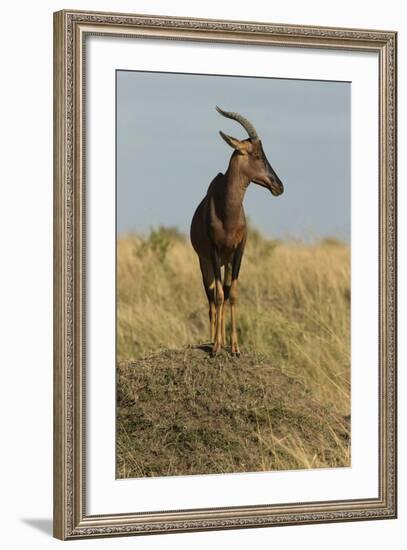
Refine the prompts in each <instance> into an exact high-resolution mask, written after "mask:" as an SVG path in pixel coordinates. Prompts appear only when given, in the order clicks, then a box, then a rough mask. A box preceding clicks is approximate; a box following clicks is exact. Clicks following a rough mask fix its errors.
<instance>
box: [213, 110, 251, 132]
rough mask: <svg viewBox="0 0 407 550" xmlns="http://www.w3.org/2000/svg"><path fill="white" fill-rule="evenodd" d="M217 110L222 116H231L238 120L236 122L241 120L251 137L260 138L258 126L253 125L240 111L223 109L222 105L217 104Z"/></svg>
mask: <svg viewBox="0 0 407 550" xmlns="http://www.w3.org/2000/svg"><path fill="white" fill-rule="evenodd" d="M216 110H217V111H218V113H220V114H221V115H222V116H224V117H226V118H231V119H232V120H236V122H240V124H241V125H242V126H243V128H244V129H245V130H246V132H247V133H248V134H249V137H250V138H251V139H259V136H258V135H257V132H256V128H255V127H254V126H253V124H252V123H251V122H249V121H248V120H247V118H245V117H244V116H242V115H239V113H232V112H229V111H223V110H222V109H221V108H220V107H218V106H216Z"/></svg>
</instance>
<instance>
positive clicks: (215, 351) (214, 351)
mask: <svg viewBox="0 0 407 550" xmlns="http://www.w3.org/2000/svg"><path fill="white" fill-rule="evenodd" d="M221 349H222V346H221V344H220V343H219V342H215V343H214V344H213V347H212V357H215V355H218V353H219V352H220V350H221Z"/></svg>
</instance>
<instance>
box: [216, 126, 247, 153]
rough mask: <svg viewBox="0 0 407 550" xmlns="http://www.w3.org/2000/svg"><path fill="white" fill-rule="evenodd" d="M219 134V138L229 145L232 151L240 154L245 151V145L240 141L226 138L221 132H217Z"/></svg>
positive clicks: (229, 137) (230, 137)
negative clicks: (235, 150) (234, 150)
mask: <svg viewBox="0 0 407 550" xmlns="http://www.w3.org/2000/svg"><path fill="white" fill-rule="evenodd" d="M219 133H220V135H221V137H222V138H223V139H224V140H225V141H226V143H227V144H228V145H230V146H231V147H232V148H233V149H237V150H238V151H241V152H243V151H244V150H245V145H244V142H243V141H240V140H239V139H236V138H234V137H232V136H228V135H227V134H224V133H223V132H222V131H221V130H220V131H219Z"/></svg>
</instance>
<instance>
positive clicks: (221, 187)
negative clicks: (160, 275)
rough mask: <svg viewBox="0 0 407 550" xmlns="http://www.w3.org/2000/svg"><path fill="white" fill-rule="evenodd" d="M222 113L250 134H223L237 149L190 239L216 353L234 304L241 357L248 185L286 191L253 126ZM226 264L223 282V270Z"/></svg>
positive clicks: (203, 206) (234, 344)
mask: <svg viewBox="0 0 407 550" xmlns="http://www.w3.org/2000/svg"><path fill="white" fill-rule="evenodd" d="M216 110H217V111H218V113H220V114H221V115H222V116H224V117H226V118H230V119H232V120H236V121H237V122H239V123H240V124H241V125H242V126H243V128H244V129H245V130H246V131H247V133H248V134H249V138H248V139H245V140H242V141H241V140H239V139H236V138H233V137H231V136H228V135H226V134H224V133H223V132H219V133H220V135H221V136H222V138H223V139H224V140H225V141H226V143H227V144H228V145H230V146H231V147H232V148H233V149H234V152H233V154H232V156H231V158H230V161H229V166H228V169H227V170H226V173H225V174H221V173H219V174H218V175H217V176H216V177H215V179H214V180H213V181H212V182H211V184H210V185H209V188H208V191H207V193H206V196H205V197H204V199H203V200H202V201H201V203H200V204H199V206H198V208H197V209H196V211H195V214H194V217H193V219H192V223H191V242H192V246H193V247H194V249H195V252H196V253H197V254H198V257H199V265H200V268H201V273H202V279H203V284H204V287H205V292H206V295H207V297H208V302H209V321H210V335H211V342H213V348H212V353H213V355H215V354H217V353H218V352H219V351H220V350H221V347H222V345H226V333H225V306H226V303H227V301H228V300H229V301H230V308H231V328H232V334H231V351H232V355H236V356H239V355H240V351H239V346H238V341H237V323H236V302H237V280H238V277H239V270H240V265H241V262H242V257H243V252H244V248H245V244H246V238H247V227H246V219H245V214H244V210H243V199H244V195H245V192H246V189H247V187H248V185H249V183H250V182H251V181H252V182H253V183H257V184H258V185H261V186H262V187H265V188H266V189H269V190H270V191H271V193H272V194H273V195H275V196H278V195H281V193H282V192H283V191H284V187H283V184H282V182H281V180H280V178H279V177H278V176H277V174H276V173H275V172H274V170H273V168H272V167H271V165H270V163H269V161H268V160H267V157H266V155H265V154H264V151H263V147H262V144H261V141H260V139H259V137H258V135H257V132H256V130H255V128H254V126H253V125H252V124H251V123H250V122H249V121H248V120H247V119H246V118H244V117H243V116H241V115H239V114H238V113H232V112H227V111H223V110H222V109H220V108H219V107H216ZM223 266H224V268H225V269H224V280H223V283H222V275H221V268H222V267H223Z"/></svg>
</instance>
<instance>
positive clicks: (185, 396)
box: [117, 229, 350, 477]
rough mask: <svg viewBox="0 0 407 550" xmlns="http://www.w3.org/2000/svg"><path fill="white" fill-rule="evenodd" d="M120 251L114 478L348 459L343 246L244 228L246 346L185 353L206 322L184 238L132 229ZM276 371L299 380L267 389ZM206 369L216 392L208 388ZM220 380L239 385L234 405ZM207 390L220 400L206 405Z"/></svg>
mask: <svg viewBox="0 0 407 550" xmlns="http://www.w3.org/2000/svg"><path fill="white" fill-rule="evenodd" d="M117 258H118V265H117V283H118V284H117V288H118V334H117V338H118V347H117V349H118V475H119V477H134V476H140V475H143V476H144V475H175V474H182V473H184V474H185V473H215V472H225V471H255V470H271V469H292V468H310V467H324V466H325V467H327V466H328V467H332V466H346V465H349V456H350V450H349V437H348V436H349V433H348V425H349V414H350V251H349V247H348V246H346V245H344V244H342V243H340V242H337V241H335V240H333V239H326V240H325V241H322V242H320V243H318V244H313V245H306V244H304V243H301V242H277V241H272V240H268V239H265V238H263V237H262V236H261V235H260V234H258V233H257V232H256V231H255V230H250V233H249V238H248V244H247V248H246V252H245V256H244V259H243V264H242V269H241V274H240V280H239V289H240V299H239V309H238V326H239V333H240V349H241V352H242V357H241V359H239V360H232V359H231V358H228V357H227V355H222V356H221V357H220V358H214V359H212V358H210V357H209V356H207V354H205V353H203V355H199V356H197V355H191V354H189V352H188V353H187V357H189V359H188V360H187V363H185V361H183V360H182V358H183V357H184V356H185V353H186V350H188V348H187V346H190V345H195V344H199V343H204V342H208V332H209V326H208V319H207V315H208V314H207V304H206V298H205V294H204V290H203V287H202V282H201V276H200V272H199V267H198V260H197V257H196V255H195V253H194V251H193V250H192V247H191V246H190V244H189V242H188V240H187V239H186V238H185V237H183V236H182V235H180V234H178V233H177V231H176V230H171V229H161V230H157V231H153V232H152V233H151V234H150V235H149V236H148V237H142V236H139V235H129V236H127V237H124V238H121V239H119V241H118V254H117ZM188 354H189V355H188ZM152 357H153V358H154V359H151V358H152ZM188 361H189V363H191V364H189V363H188ZM192 364H193V365H194V368H192V367H191V365H192ZM185 365H187V366H188V369H189V370H188V377H189V378H188V383H186V382H185V380H186V378H185V372H184V371H185V368H186V366H185ZM225 365H227V367H225ZM147 367H148V368H147ZM277 371H278V373H280V375H279V376H280V378H279V379H280V381H281V380H283V378H281V377H284V380H285V384H286V389H288V388H289V387H290V384H291V382H292V381H294V382H295V387H296V388H302V389H301V391H300V390H298V392H300V393H298V392H297V394H296V395H297V396H296V397H295V396H294V395H292V396H291V397H290V399H288V400H287V399H286V398H285V397H284V394H285V393H286V392H285V390H284V391H282V392H280V393H278V392H277V393H276V392H275V387H274V385H275V378H276V372H277ZM205 372H207V376H203V373H205ZM194 376H196V380H195V378H194ZM230 376H233V380H234V382H233V380H230ZM214 377H215V382H216V387H218V385H220V386H221V387H222V388H224V396H223V397H222V395H223V394H222V393H219V392H217V394H216V395H214V387H213V383H214ZM226 380H228V384H229V388H230V387H235V386H236V387H238V388H243V390H242V391H240V393H239V392H237V390H236V392H235V393H236V395H234V396H233V400H234V401H233V403H234V404H231V403H232V402H231V401H230V399H232V397H230V396H229V397H228V395H229V394H228V392H227V391H226V390H225V388H227V387H228V385H227V384H226V383H225V381H226ZM191 384H192V387H193V388H195V389H196V388H198V389H199V394H198V395H199V396H200V397H197V395H196V394H193V393H192V394H191V392H190V390H189V389H188V388H190V386H191ZM233 384H235V386H234V385H233ZM205 385H206V386H205ZM140 387H142V388H144V389H143V392H144V393H143V392H142V395H143V396H144V397H140V396H138V391H139V390H138V388H140ZM146 388H147V390H146ZM168 388H172V391H173V394H172V395H173V396H174V395H175V396H177V398H176V399H175V400H174V399H172V398H171V392H170V391H169V389H168ZM146 391H147V394H146V393H145V392H146ZM174 392H175V393H174ZM253 392H254V394H253ZM301 392H302V393H301ZM232 393H233V391H232ZM258 394H259V395H263V398H262V399H260V400H259V399H257V401H255V403H254V402H253V395H258ZM300 394H301V398H299V395H300ZM237 395H238V396H239V398H237ZM290 395H291V394H290ZM129 396H132V397H131V398H130V397H129ZM146 396H147V397H146ZM194 396H195V397H194ZM203 396H204V397H203ZM265 396H266V397H265ZM267 396H268V397H267ZM283 397H284V398H283ZM213 399H215V400H216V399H217V400H218V402H220V401H221V402H222V407H223V408H222V407H220V408H219V407H218V408H216V407H215V409H214V408H213V406H212V405H211V400H213ZM267 399H270V401H267ZM296 399H297V400H299V401H298V403H300V404H301V405H299V404H298V403H297V404H296V403H295V402H294V401H295V400H296ZM202 400H204V401H202ZM291 400H293V401H292V402H291ZM164 402H165V403H166V406H165V410H166V412H165V415H164V416H165V418H163V416H162V411H163V410H164V409H162V407H163V403H164ZM168 402H171V403H172V409H171V410H172V414H170V412H171V411H170V410H168ZM188 403H189V405H188V406H187V405H186V404H188ZM232 405H233V406H232ZM297 405H298V406H297ZM160 407H161V409H162V410H161V411H160ZM277 409H278V410H279V411H280V413H281V414H280V415H278V414H277V415H276V410H277ZM154 410H156V411H157V414H156V415H155V414H154V413H153V411H154ZM224 410H225V411H227V412H225V414H223V412H222V411H224ZM231 410H233V411H235V412H234V414H232V413H231V412H230V411H231ZM205 411H207V412H206V413H205ZM239 411H240V412H239ZM248 411H249V413H250V414H249V413H248ZM317 411H318V412H317ZM138 413H140V414H138ZM189 413H190V414H189ZM140 415H141V416H140ZM157 415H158V416H157ZM174 415H175V416H174ZM194 415H195V416H194ZM159 416H160V417H161V418H162V421H161V422H160V421H159ZM148 418H149V419H150V420H148ZM170 418H171V419H172V420H171V421H170V420H169V419H170ZM174 418H175V420H174ZM259 418H260V419H261V420H260V422H259ZM137 419H138V420H137ZM146 419H147V420H148V422H147V420H146ZM290 419H291V420H290ZM145 422H147V424H145ZM290 422H291V423H290ZM321 422H322V424H323V426H322V424H321ZM181 424H182V426H183V428H182V429H181V428H180V426H181ZM146 426H148V427H149V428H148V430H147V429H146ZM174 426H175V427H174ZM205 427H206V428H207V431H205V430H206V428H205ZM306 428H307V429H308V431H307V429H306ZM180 429H181V432H180V433H181V435H182V434H183V436H182V437H181V436H180V435H179V433H178V431H179V430H180ZM183 430H186V433H189V439H188V438H187V440H188V441H187V447H186V449H187V450H186V449H185V448H184V447H183V445H182V444H181V443H182V441H183V437H184V436H185V433H184V432H183ZM304 430H305V431H304ZM190 432H191V433H190ZM216 434H217V435H216ZM163 438H165V440H166V441H167V447H165V448H166V449H167V450H166V451H165V452H163V449H162V450H161V452H160V445H161V441H162V439H163ZM184 439H185V438H184ZM141 441H142V442H143V445H142V447H140V444H141V443H140V442H141ZM205 442H206V443H205ZM188 449H189V451H188ZM153 451H154V452H153ZM167 451H168V452H167ZM187 451H188V452H187ZM157 456H160V457H161V458H160V459H159V460H158V459H157ZM208 456H212V457H216V460H215V459H214V460H212V459H208V458H207V457H208ZM154 457H155V458H154ZM186 457H188V458H186ZM221 457H223V458H224V460H222V459H221ZM250 457H251V458H250Z"/></svg>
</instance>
